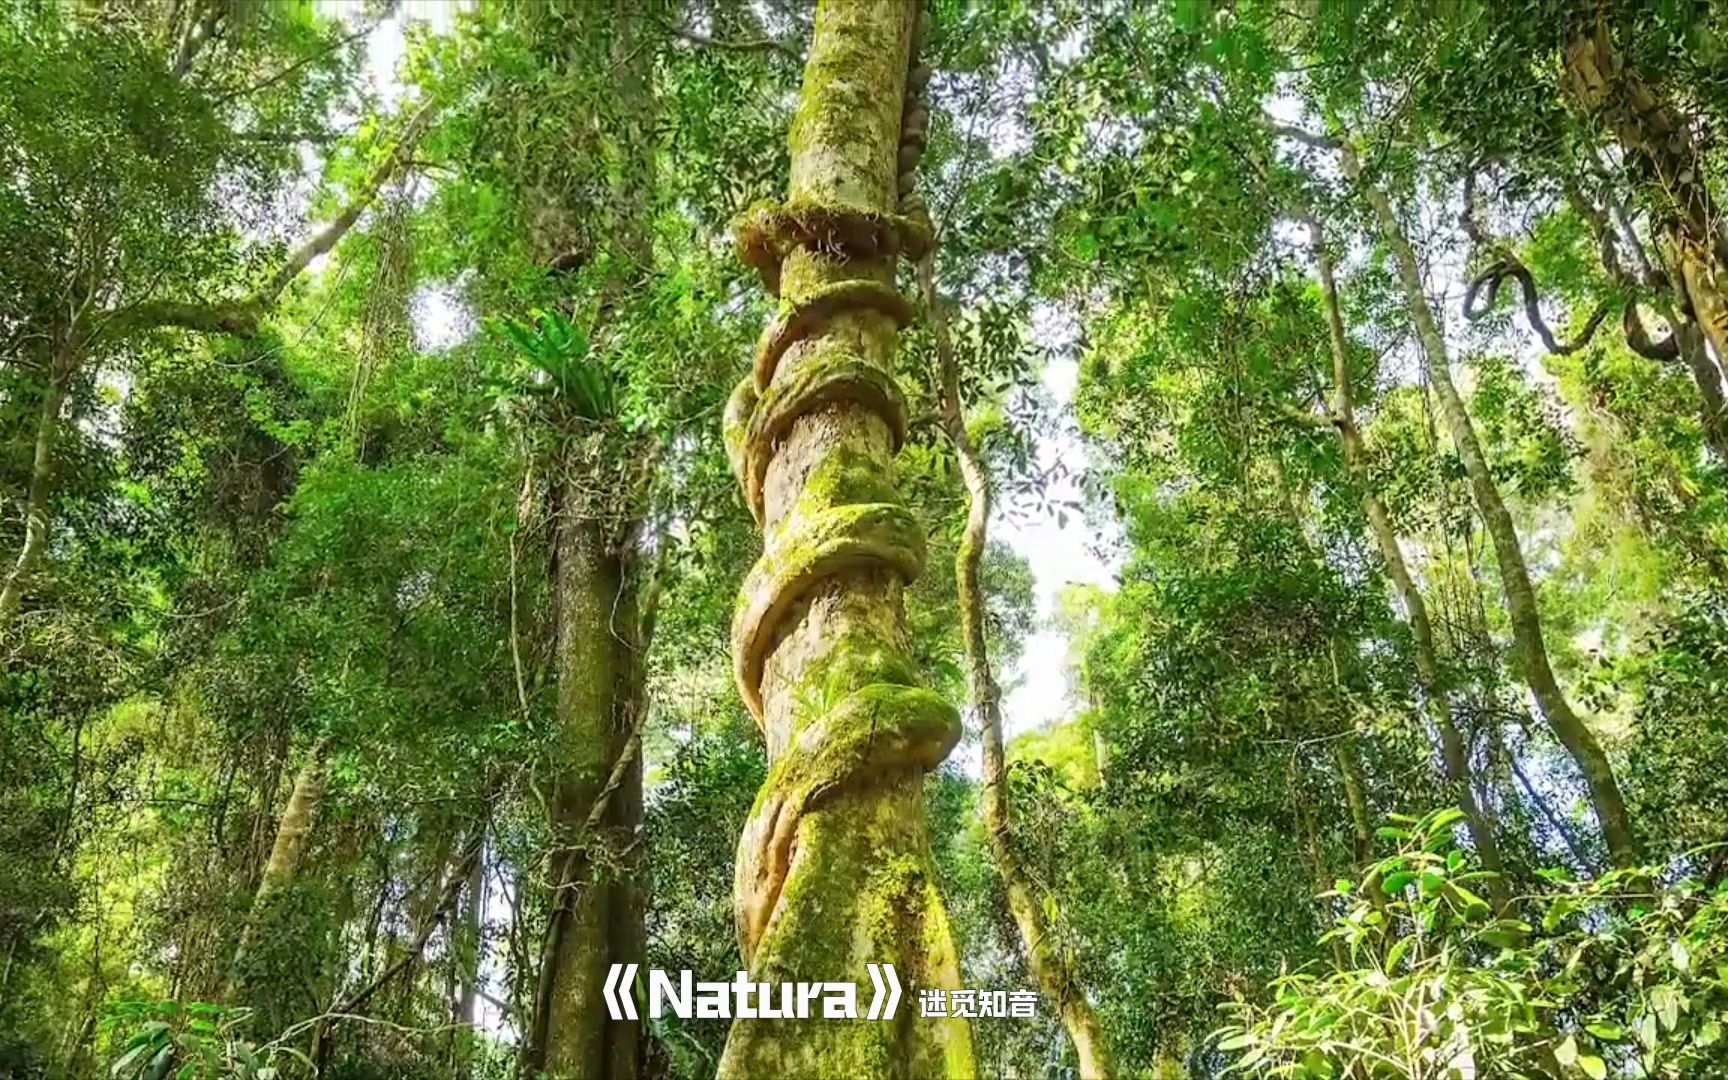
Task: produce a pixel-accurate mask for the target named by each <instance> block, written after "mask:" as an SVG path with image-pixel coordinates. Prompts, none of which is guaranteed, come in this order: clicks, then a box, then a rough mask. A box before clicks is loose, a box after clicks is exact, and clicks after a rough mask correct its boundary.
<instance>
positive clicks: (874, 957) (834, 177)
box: [720, 0, 975, 1076]
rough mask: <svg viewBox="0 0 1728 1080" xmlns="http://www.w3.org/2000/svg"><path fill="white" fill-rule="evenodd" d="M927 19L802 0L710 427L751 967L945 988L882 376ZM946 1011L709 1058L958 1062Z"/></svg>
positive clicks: (914, 249)
mask: <svg viewBox="0 0 1728 1080" xmlns="http://www.w3.org/2000/svg"><path fill="white" fill-rule="evenodd" d="M926 25H927V17H926V16H922V15H920V14H919V12H918V10H917V9H916V8H915V7H914V6H913V5H912V4H911V3H906V2H902V0H895V2H891V3H880V2H875V0H823V2H822V3H821V4H819V5H818V7H817V9H816V24H815V35H814V38H813V40H812V42H811V46H810V55H809V58H808V60H807V61H806V64H805V69H804V85H803V89H802V91H801V92H800V96H799V105H798V113H797V117H796V118H795V120H794V121H793V125H792V133H791V151H792V175H791V184H790V191H789V196H788V198H787V200H786V202H785V203H784V204H782V205H778V206H759V207H757V208H756V209H755V210H754V211H753V212H752V213H751V215H749V216H748V217H747V219H746V220H745V221H744V222H743V223H742V224H741V226H740V243H741V246H742V247H743V249H744V253H745V255H746V258H747V259H748V260H749V261H751V262H752V263H753V264H754V265H756V266H757V267H758V268H759V269H761V270H762V271H763V278H764V281H765V282H766V283H767V285H768V287H769V290H770V291H771V292H774V293H776V294H778V295H779V296H780V298H781V300H780V309H779V314H778V315H777V317H776V318H775V320H774V321H773V322H772V323H771V324H770V325H769V327H768V328H767V330H766V331H765V332H764V334H763V336H762V341H761V343H760V345H759V346H758V349H757V353H756V359H755V364H754V369H753V370H752V372H751V373H750V374H749V375H747V376H746V377H745V379H744V381H743V382H742V383H741V384H740V385H739V388H738V390H737V391H736V392H735V393H734V395H733V399H732V402H731V403H730V404H729V406H728V408H727V425H728V432H727V444H728V449H729V452H730V453H731V455H732V457H733V465H734V471H735V472H736V473H737V475H738V478H739V481H740V483H741V484H742V486H743V488H744V493H745V499H746V502H747V503H748V504H749V505H750V507H751V509H752V510H753V512H754V513H755V514H756V515H757V518H758V520H759V521H760V522H761V523H762V526H763V536H764V546H765V549H766V550H765V551H764V553H763V556H762V558H761V560H760V561H758V562H757V564H756V566H755V567H754V568H753V569H752V570H751V572H750V574H749V576H748V577H747V579H746V581H745V583H744V587H743V592H742V595H741V596H740V599H739V606H738V614H737V617H736V619H735V621H734V623H733V654H734V655H733V661H734V667H735V670H736V674H737V680H738V688H739V691H740V693H741V694H742V695H743V697H744V699H745V702H746V703H747V704H748V705H749V706H750V709H751V712H752V713H753V714H754V715H755V716H756V719H757V722H758V724H759V726H760V727H761V728H762V731H763V733H764V735H765V736H766V738H767V743H768V752H769V757H770V760H771V761H772V765H771V767H770V770H769V774H768V779H767V781H766V782H765V783H764V785H763V787H762V791H761V793H760V795H759V796H758V798H757V800H756V806H755V808H754V809H753V811H752V813H751V816H750V820H749V822H748V823H747V825H746V826H745V829H744V835H743V837H742V839H741V840H740V842H739V847H738V859H737V873H736V886H735V888H736V898H737V915H738V934H739V939H740V944H741V946H742V950H743V954H744V958H745V960H746V962H747V963H748V964H749V968H750V973H751V976H752V978H754V979H756V980H759V981H766V982H784V981H818V980H845V981H852V982H856V983H858V984H861V985H866V986H867V985H869V982H868V980H867V978H866V971H865V964H866V963H867V962H872V961H873V962H881V963H891V964H893V965H894V966H895V968H896V969H897V971H898V972H899V974H900V978H901V979H902V981H904V982H906V983H908V984H909V985H911V986H915V987H952V986H954V985H955V984H956V982H957V980H958V971H957V957H956V955H955V951H954V943H953V940H952V938H951V936H950V933H949V927H948V921H947V916H946V913H945V912H944V910H943V905H942V900H941V897H940V895H939V894H938V892H937V888H936V882H935V880H934V877H933V871H932V865H931V856H930V848H929V839H928V837H927V835H926V832H925V822H924V808H923V781H924V776H925V774H926V773H927V772H928V771H930V770H931V769H934V768H935V767H936V766H937V765H938V764H940V763H941V761H942V759H943V758H944V757H946V756H947V754H948V752H949V750H951V749H952V748H953V746H954V744H955V742H956V741H957V739H958V738H959V735H960V730H959V717H958V716H957V714H956V713H955V711H954V709H953V707H952V706H951V705H949V704H948V703H947V702H946V701H944V700H943V699H942V698H941V697H940V696H939V695H937V694H935V693H933V692H931V691H929V690H925V689H922V688H920V687H918V686H917V684H916V679H917V676H916V674H915V668H914V666H913V664H912V661H911V658H910V656H909V654H908V644H907V638H906V623H905V613H904V607H903V599H902V590H903V588H904V587H905V584H906V583H907V582H908V581H910V580H911V579H913V578H914V577H915V576H916V575H917V574H918V573H919V571H920V570H921V569H922V568H923V563H924V555H925V551H924V536H923V533H922V531H921V528H920V526H919V524H918V521H917V519H916V518H915V517H913V516H912V515H911V513H910V512H909V511H908V510H907V509H906V508H905V507H904V506H903V505H902V503H901V500H900V496H899V493H898V492H897V491H896V490H895V485H894V480H893V466H892V462H891V458H892V455H893V453H894V451H895V450H896V449H897V448H898V446H899V443H900V441H901V439H902V438H903V437H904V435H905V429H906V412H905V404H904V401H903V399H902V397H901V393H900V389H899V387H898V385H897V384H896V382H895V379H894V376H893V373H892V364H893V351H894V343H895V338H896V328H897V326H898V325H899V324H902V323H904V322H905V321H906V319H907V318H908V317H909V315H910V310H909V305H908V304H907V302H906V300H905V299H904V298H903V297H902V296H901V295H900V294H899V293H898V292H897V291H896V290H895V287H894V284H893V281H894V267H895V263H896V260H897V256H898V255H899V254H900V253H901V252H905V253H906V254H907V255H909V256H911V257H914V258H915V257H918V256H919V255H922V254H923V249H924V248H925V247H927V245H928V241H929V226H928V218H924V217H919V216H914V215H905V214H901V213H896V211H897V210H900V209H912V208H911V207H908V206H906V205H905V204H904V203H900V202H897V196H904V195H910V194H912V192H911V186H912V178H911V175H910V174H909V173H906V174H903V173H902V172H901V170H900V168H899V167H898V164H897V160H898V155H899V152H900V149H901V146H902V143H903V139H906V138H907V137H913V136H916V137H919V138H921V137H922V133H923V131H924V128H925V124H926V123H927V113H926V112H925V110H924V109H923V108H922V106H921V105H920V104H919V103H918V99H917V96H916V93H915V92H914V93H911V94H908V91H909V89H913V85H912V84H911V83H910V82H909V75H910V74H911V71H912V68H913V60H914V58H915V57H916V54H917V50H918V43H919V39H920V37H921V36H922V34H923V33H924V27H925V26H926ZM974 1069H975V1067H974V1065H973V1059H972V1043H971V1036H970V1033H969V1031H968V1028H967V1025H966V1022H965V1021H964V1020H961V1019H956V1018H926V1017H923V1016H909V1015H901V1016H899V1017H897V1018H896V1019H895V1021H894V1022H892V1023H856V1024H835V1023H831V1022H824V1021H822V1020H821V1019H819V1018H815V1017H812V1018H811V1019H808V1020H797V1019H778V1020H769V1019H756V1020H739V1021H737V1022H735V1023H734V1025H733V1027H732V1034H731V1037H730V1038H729V1039H728V1041H727V1044H726V1052H725V1055H724V1057H723V1058H722V1059H721V1062H720V1074H721V1075H722V1076H768V1075H776V1074H780V1075H833V1074H848V1075H916V1076H969V1075H971V1074H972V1073H973V1072H974Z"/></svg>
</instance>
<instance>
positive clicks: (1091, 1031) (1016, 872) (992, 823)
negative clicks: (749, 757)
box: [918, 257, 1116, 1080]
mask: <svg viewBox="0 0 1728 1080" xmlns="http://www.w3.org/2000/svg"><path fill="white" fill-rule="evenodd" d="M918 279H919V287H920V289H921V291H922V292H923V300H924V310H925V312H926V317H927V318H928V319H929V320H930V330H931V336H932V337H933V338H934V339H935V343H936V354H937V359H938V364H939V366H940V369H941V379H942V386H941V394H942V402H941V404H942V427H943V429H944V430H945V431H946V432H947V434H948V439H949V441H950V442H951V443H952V444H953V446H954V455H955V457H956V458H957V459H958V460H959V463H960V476H961V479H962V481H963V482H964V484H965V486H966V525H965V528H964V530H963V531H962V532H961V535H960V547H959V550H958V551H957V552H956V553H955V555H954V579H955V588H956V591H957V592H958V594H959V596H958V599H959V606H960V634H961V638H962V640H963V642H964V643H965V649H966V668H967V673H968V677H969V680H970V682H971V685H972V706H973V708H974V709H975V710H976V711H977V715H978V727H979V730H980V732H981V734H982V736H983V743H984V786H983V792H982V794H983V810H984V828H985V832H986V834H987V835H988V837H989V840H990V852H991V855H992V857H994V858H995V860H996V868H997V870H998V871H999V872H1000V873H1001V875H1002V887H1003V890H1004V891H1005V892H1006V893H1007V895H1008V910H1009V912H1010V913H1011V914H1012V915H1013V917H1014V925H1015V926H1016V927H1018V928H1019V931H1020V938H1021V941H1022V942H1023V943H1024V944H1025V946H1026V959H1027V964H1028V965H1029V966H1030V967H1031V969H1032V977H1033V978H1034V979H1035V980H1037V983H1038V988H1039V989H1040V990H1042V991H1043V992H1044V995H1045V996H1046V997H1047V998H1049V999H1050V1001H1051V1002H1052V1003H1053V1004H1054V1005H1055V1006H1056V1012H1057V1015H1058V1016H1060V1017H1061V1019H1062V1026H1063V1028H1064V1029H1065V1030H1066V1031H1067V1032H1068V1038H1069V1039H1070V1040H1071V1041H1072V1042H1073V1044H1074V1053H1075V1056H1076V1058H1078V1060H1079V1066H1080V1076H1081V1077H1082V1078H1083V1080H1108V1078H1109V1077H1112V1076H1114V1075H1115V1072H1116V1069H1115V1064H1114V1061H1113V1059H1112V1057H1111V1054H1110V1044H1109V1040H1108V1039H1107V1038H1106V1037H1105V1034H1104V1028H1103V1025H1101V1024H1100V1023H1099V1022H1098V1017H1097V1014H1096V1013H1094V1012H1093V1010H1092V1004H1091V1002H1089V1001H1088V1000H1087V999H1086V991H1085V989H1084V988H1083V987H1082V986H1081V985H1080V982H1079V979H1078V978H1077V977H1076V974H1075V972H1074V965H1073V963H1072V961H1071V958H1070V956H1069V955H1068V953H1067V952H1066V951H1065V950H1064V949H1063V948H1062V945H1061V943H1060V942H1059V941H1058V940H1057V939H1056V936H1055V934H1054V933H1052V931H1051V928H1050V926H1049V923H1048V921H1047V920H1046V919H1045V917H1044V905H1043V904H1042V902H1041V898H1040V896H1039V893H1038V890H1037V889H1036V888H1035V887H1034V885H1033V883H1032V879H1031V876H1030V875H1029V874H1027V872H1026V867H1025V866H1024V865H1023V864H1022V863H1021V861H1020V855H1019V852H1017V851H1016V850H1015V848H1014V829H1013V814H1012V812H1011V808H1010V803H1009V789H1008V758H1007V754H1006V752H1005V750H1004V747H1003V741H1002V690H1001V688H1000V687H999V686H998V685H997V683H996V677H995V675H994V674H993V672H992V669H991V664H990V651H989V645H988V643H987V642H986V640H985V636H984V589H983V585H982V582H981V580H980V572H981V570H982V568H983V563H984V549H985V542H986V538H987V534H988V529H989V525H990V505H991V502H992V487H991V484H990V475H989V471H988V468H987V466H986V465H985V463H984V459H983V456H982V455H981V454H980V453H979V451H978V447H977V445H976V444H974V443H973V441H972V435H971V433H970V432H968V431H967V430H966V418H965V415H964V412H963V410H962V407H961V403H960V385H959V384H960V379H959V370H958V365H957V364H956V362H955V358H954V345H953V341H952V339H951V338H950V336H949V331H948V314H947V311H946V310H945V309H944V308H943V307H942V299H941V298H940V297H939V296H938V295H937V293H936V285H935V275H934V268H933V267H932V265H931V258H930V257H926V258H925V259H924V261H923V262H922V263H920V264H919V272H918Z"/></svg>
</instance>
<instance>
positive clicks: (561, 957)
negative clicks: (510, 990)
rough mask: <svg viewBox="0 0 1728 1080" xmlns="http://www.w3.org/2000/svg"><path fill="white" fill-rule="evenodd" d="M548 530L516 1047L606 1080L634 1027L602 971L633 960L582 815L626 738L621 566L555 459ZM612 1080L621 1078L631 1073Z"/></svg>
mask: <svg viewBox="0 0 1728 1080" xmlns="http://www.w3.org/2000/svg"><path fill="white" fill-rule="evenodd" d="M565 473H566V475H565V477H564V479H563V481H562V482H563V485H564V491H563V498H562V499H561V503H562V505H561V506H560V512H559V524H558V530H557V537H556V541H555V542H556V544H557V577H556V588H557V608H558V621H557V671H558V737H557V747H556V750H555V753H556V755H557V761H556V768H557V773H556V778H555V780H554V784H553V797H552V808H551V809H552V822H551V826H552V835H553V842H554V845H555V846H554V849H553V850H554V855H553V860H552V865H553V875H552V880H553V881H554V882H555V885H554V887H553V890H552V895H551V899H550V906H551V910H552V915H551V919H550V922H549V924H548V926H547V929H546V937H545V940H544V942H543V944H542V951H541V971H540V981H539V987H538V990H537V992H536V996H535V1008H534V1012H533V1026H532V1028H531V1030H530V1032H529V1038H528V1039H527V1040H526V1042H525V1044H524V1054H525V1057H524V1060H525V1063H526V1064H527V1065H528V1066H529V1067H530V1068H537V1069H542V1070H544V1071H545V1072H546V1073H547V1074H548V1075H549V1076H553V1077H561V1078H563V1077H568V1078H581V1080H587V1078H590V1077H594V1078H599V1077H617V1076H618V1074H617V1073H615V1072H614V1071H613V1069H614V1067H615V1064H616V1063H617V1062H618V1061H619V1060H620V1058H630V1059H631V1060H632V1061H633V1057H632V1055H630V1054H625V1053H624V1052H623V1051H622V1050H621V1049H620V1048H619V1047H618V1045H617V1044H623V1046H627V1047H630V1048H634V1047H635V1045H636V1043H637V1025H636V1024H635V1023H634V1022H631V1021H614V1020H612V1019H611V1018H610V1017H609V1016H608V1014H607V1010H606V1004H605V998H604V996H603V994H602V993H601V989H602V985H603V983H604V982H605V978H606V973H607V969H608V967H609V966H610V965H611V964H614V963H628V962H631V961H636V960H640V956H639V955H631V954H627V953H625V952H624V951H623V946H624V945H626V944H627V942H622V941H619V940H617V939H616V938H615V935H614V933H613V928H614V922H613V920H614V908H615V906H616V904H617V903H618V900H619V895H620V890H621V889H622V888H623V887H624V883H623V882H622V881H621V880H620V879H619V877H618V875H616V874H615V873H614V870H613V860H612V859H611V858H610V857H609V855H608V852H609V850H613V849H619V848H621V847H622V845H621V844H618V843H617V839H618V838H617V836H616V831H617V830H616V829H614V828H612V826H613V825H614V821H613V820H612V816H611V811H612V810H613V809H614V807H612V806H608V807H607V808H606V810H607V816H606V817H604V818H602V820H601V822H599V825H600V826H601V827H600V828H599V829H598V830H595V829H590V828H589V827H588V826H589V818H590V812H591V811H592V810H593V808H594V806H595V802H596V799H597V797H598V796H599V793H600V791H601V788H602V785H604V783H605V781H606V778H607V776H608V774H609V772H610V770H611V768H612V766H613V763H614V762H615V761H616V760H617V759H618V757H619V755H620V754H621V753H622V752H623V750H624V747H625V745H626V743H627V742H628V741H629V736H628V732H627V730H626V729H625V728H624V726H623V723H624V717H623V715H622V709H621V708H620V707H619V706H620V702H619V696H618V690H619V681H620V677H621V675H622V674H623V665H624V663H625V657H623V656H622V655H621V653H622V651H623V648H622V641H621V640H620V635H621V633H622V632H623V631H624V629H625V628H627V627H628V626H629V621H628V620H629V615H630V613H629V612H628V611H626V610H623V609H624V608H625V607H626V606H627V605H626V604H625V603H624V602H623V601H625V600H626V599H627V598H626V597H625V596H624V594H623V593H622V590H623V589H624V573H623V567H622V564H621V562H620V559H619V557H618V554H617V553H616V551H615V550H614V549H613V545H612V544H611V543H610V542H609V540H608V537H607V536H606V530H603V529H602V527H601V525H600V524H599V523H598V522H597V521H595V520H593V518H592V517H591V516H589V514H588V513H586V512H585V508H584V502H585V495H586V492H587V489H588V487H589V484H590V481H591V478H590V477H589V475H588V474H587V471H586V469H584V468H583V467H582V464H581V463H580V462H577V461H574V460H567V463H566V466H565ZM623 1075H624V1076H626V1077H628V1076H633V1075H634V1069H633V1067H631V1068H630V1069H629V1070H628V1071H626V1072H625V1073H624V1074H623Z"/></svg>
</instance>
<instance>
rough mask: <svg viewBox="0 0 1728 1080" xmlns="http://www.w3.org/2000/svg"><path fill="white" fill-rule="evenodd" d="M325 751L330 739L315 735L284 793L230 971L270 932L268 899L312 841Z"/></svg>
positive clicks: (296, 870) (288, 880)
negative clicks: (304, 758)
mask: <svg viewBox="0 0 1728 1080" xmlns="http://www.w3.org/2000/svg"><path fill="white" fill-rule="evenodd" d="M329 753H330V740H329V739H328V738H322V739H319V740H318V742H317V743H315V744H313V747H312V750H311V752H310V753H309V754H307V756H306V761H305V763H304V764H302V765H301V766H300V771H299V772H298V773H296V774H295V776H294V787H293V789H292V790H290V791H289V793H288V804H287V805H286V806H284V807H283V808H282V818H281V821H280V822H279V823H278V824H277V826H276V838H275V840H274V841H272V842H271V844H270V857H269V858H268V859H266V860H265V862H264V872H263V873H262V874H261V875H260V876H259V878H258V890H257V892H256V893H254V894H253V898H252V909H251V911H250V912H248V913H247V916H246V923H245V925H244V926H243V927H242V928H241V931H240V944H239V946H238V947H237V948H236V949H235V950H234V966H233V968H232V973H233V975H236V976H237V975H240V974H241V973H243V972H244V971H245V970H246V965H247V960H248V959H249V957H250V955H251V952H252V949H253V946H254V944H255V943H256V942H257V941H258V940H259V935H260V934H261V933H268V932H270V931H269V930H268V929H267V928H266V926H265V924H266V923H267V922H268V921H269V919H270V914H271V905H272V901H274V899H275V898H276V897H277V896H278V895H279V894H280V893H282V892H283V891H284V890H285V889H287V888H288V887H289V886H290V885H292V884H294V881H295V879H296V878H297V877H298V876H299V874H300V864H301V863H302V862H303V861H305V858H306V849H307V847H308V846H309V845H310V844H311V842H312V828H313V826H314V825H316V824H317V821H318V807H319V805H320V804H321V803H323V801H324V789H325V780H326V778H325V765H326V763H327V759H328V757H329Z"/></svg>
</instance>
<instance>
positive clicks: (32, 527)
mask: <svg viewBox="0 0 1728 1080" xmlns="http://www.w3.org/2000/svg"><path fill="white" fill-rule="evenodd" d="M70 381H71V373H70V372H69V371H65V370H63V369H62V365H60V364H54V365H52V367H51V370H50V371H49V373H48V385H47V386H46V387H44V388H43V391H42V403H41V405H40V407H39V408H38V410H37V416H36V439H35V443H34V448H33V450H32V453H31V458H30V486H29V489H28V491H27V492H26V494H25V496H24V542H23V544H21V545H20V546H19V548H18V557H17V558H16V559H14V560H13V562H12V569H11V570H10V571H8V572H7V574H6V581H5V584H4V585H0V634H3V633H5V631H6V630H7V628H8V627H10V626H11V624H12V619H13V617H14V616H16V615H17V614H18V607H19V605H20V604H21V603H22V602H23V599H24V588H25V586H26V585H27V584H28V583H29V580H30V575H31V574H32V573H33V572H34V571H35V569H36V564H37V563H39V562H41V561H42V553H43V552H44V551H46V550H47V549H48V500H49V496H50V495H51V493H52V491H53V487H54V442H55V439H56V437H57V436H58V435H59V432H60V408H61V406H62V405H63V404H64V403H65V401H66V384H67V383H68V382H70ZM4 656H5V653H3V652H0V667H3V666H4V665H5V660H4Z"/></svg>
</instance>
